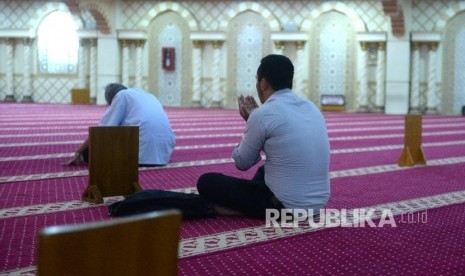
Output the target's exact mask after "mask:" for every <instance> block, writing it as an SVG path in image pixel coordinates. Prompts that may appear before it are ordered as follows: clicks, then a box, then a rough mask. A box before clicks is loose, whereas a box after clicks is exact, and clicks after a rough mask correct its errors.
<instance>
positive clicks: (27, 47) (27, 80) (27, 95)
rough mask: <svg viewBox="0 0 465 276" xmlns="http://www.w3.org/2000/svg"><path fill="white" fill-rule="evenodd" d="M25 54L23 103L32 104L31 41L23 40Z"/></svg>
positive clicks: (28, 39)
mask: <svg viewBox="0 0 465 276" xmlns="http://www.w3.org/2000/svg"><path fill="white" fill-rule="evenodd" d="M23 46H24V48H23V50H24V51H23V54H24V65H23V68H24V74H23V99H22V102H32V81H31V39H30V38H24V39H23Z"/></svg>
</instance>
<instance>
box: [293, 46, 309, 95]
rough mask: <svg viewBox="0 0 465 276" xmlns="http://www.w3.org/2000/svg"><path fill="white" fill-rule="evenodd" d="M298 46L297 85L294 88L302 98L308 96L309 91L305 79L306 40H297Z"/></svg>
mask: <svg viewBox="0 0 465 276" xmlns="http://www.w3.org/2000/svg"><path fill="white" fill-rule="evenodd" d="M296 46H297V57H296V63H297V64H296V70H295V80H296V82H295V84H296V87H295V89H293V91H294V92H295V93H297V95H299V96H301V97H302V98H306V97H307V96H306V95H307V91H306V88H305V81H304V72H305V70H304V64H305V58H304V47H305V41H297V42H296Z"/></svg>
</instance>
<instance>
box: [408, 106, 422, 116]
mask: <svg viewBox="0 0 465 276" xmlns="http://www.w3.org/2000/svg"><path fill="white" fill-rule="evenodd" d="M408 114H412V115H420V114H421V110H420V109H419V108H418V107H411V108H410V110H409V112H408Z"/></svg>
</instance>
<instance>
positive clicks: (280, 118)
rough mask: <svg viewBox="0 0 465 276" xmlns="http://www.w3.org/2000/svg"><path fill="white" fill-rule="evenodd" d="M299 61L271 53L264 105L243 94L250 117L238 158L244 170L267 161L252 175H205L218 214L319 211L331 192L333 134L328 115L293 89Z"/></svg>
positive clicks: (201, 184) (260, 90)
mask: <svg viewBox="0 0 465 276" xmlns="http://www.w3.org/2000/svg"><path fill="white" fill-rule="evenodd" d="M293 76H294V66H293V65H292V62H291V61H290V60H289V59H288V58H287V57H285V56H282V55H268V56H266V57H264V58H263V59H262V60H261V63H260V66H259V67H258V70H257V83H256V88H257V94H258V97H259V99H260V102H261V103H262V105H261V106H260V107H259V106H258V104H257V103H256V101H255V99H254V98H253V97H251V96H247V97H243V96H240V97H239V98H238V103H239V112H240V115H241V116H242V118H243V119H244V120H245V121H246V126H245V130H244V134H243V136H242V140H241V142H240V143H239V145H238V146H237V147H236V148H235V149H234V151H233V153H232V158H233V159H234V163H235V165H236V167H237V168H238V169H239V170H248V169H250V168H252V167H253V166H255V165H257V164H258V163H259V162H260V161H261V159H262V157H261V152H262V151H263V152H264V153H265V156H266V160H265V164H264V165H263V166H261V165H258V166H257V167H258V169H257V172H256V174H255V176H254V177H253V178H252V179H241V178H237V177H233V176H228V175H224V174H221V173H207V174H204V175H202V176H201V177H200V178H199V180H198V183H197V188H198V191H199V194H200V196H202V197H204V198H205V199H206V200H207V201H209V202H211V203H212V204H213V206H214V208H215V210H216V212H217V213H218V214H220V215H221V214H224V215H228V214H229V215H232V214H242V215H246V216H249V217H256V218H265V216H266V209H284V208H286V209H305V210H307V211H308V210H313V213H314V214H317V213H319V211H320V209H322V208H324V206H325V205H326V203H327V201H328V198H329V195H330V184H329V182H330V181H329V159H330V158H329V155H330V154H329V150H330V149H329V139H328V133H327V129H326V124H325V120H324V118H323V116H322V114H321V112H320V111H319V109H318V108H317V107H316V106H315V105H314V104H313V103H312V102H310V101H309V100H306V99H301V98H299V97H298V96H297V95H295V94H294V93H293V92H292V90H291V89H292V81H293Z"/></svg>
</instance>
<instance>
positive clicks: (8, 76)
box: [4, 38, 15, 102]
mask: <svg viewBox="0 0 465 276" xmlns="http://www.w3.org/2000/svg"><path fill="white" fill-rule="evenodd" d="M4 42H5V48H6V49H5V50H6V61H5V64H6V72H5V80H6V88H5V94H6V97H5V102H14V101H15V95H14V78H13V70H14V67H13V66H14V64H13V58H14V57H13V41H12V40H11V39H10V38H6V39H4Z"/></svg>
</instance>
